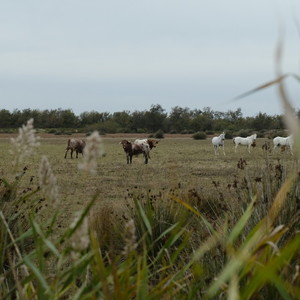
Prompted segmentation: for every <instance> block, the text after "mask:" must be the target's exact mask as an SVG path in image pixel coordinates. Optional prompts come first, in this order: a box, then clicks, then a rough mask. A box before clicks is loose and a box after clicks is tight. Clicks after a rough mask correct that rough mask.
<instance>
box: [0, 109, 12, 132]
mask: <svg viewBox="0 0 300 300" xmlns="http://www.w3.org/2000/svg"><path fill="white" fill-rule="evenodd" d="M12 125H13V124H12V116H11V113H10V111H9V110H6V109H1V110H0V127H1V128H9V127H13V126H12Z"/></svg>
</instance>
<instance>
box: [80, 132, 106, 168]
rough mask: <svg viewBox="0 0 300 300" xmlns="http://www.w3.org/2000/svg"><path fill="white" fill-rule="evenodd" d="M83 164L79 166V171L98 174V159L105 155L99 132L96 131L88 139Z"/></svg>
mask: <svg viewBox="0 0 300 300" xmlns="http://www.w3.org/2000/svg"><path fill="white" fill-rule="evenodd" d="M83 153H84V157H83V161H82V163H80V164H78V169H79V170H83V171H86V172H90V173H91V174H96V171H97V158H98V157H101V156H102V155H103V153H104V150H103V143H102V139H101V137H100V135H99V133H98V131H94V132H93V133H92V134H91V135H90V136H89V137H88V138H87V143H86V146H85V148H84V151H83Z"/></svg>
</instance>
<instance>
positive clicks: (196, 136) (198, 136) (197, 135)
mask: <svg viewBox="0 0 300 300" xmlns="http://www.w3.org/2000/svg"><path fill="white" fill-rule="evenodd" d="M193 139H194V140H205V139H206V133H205V132H203V131H198V132H196V133H194V134H193Z"/></svg>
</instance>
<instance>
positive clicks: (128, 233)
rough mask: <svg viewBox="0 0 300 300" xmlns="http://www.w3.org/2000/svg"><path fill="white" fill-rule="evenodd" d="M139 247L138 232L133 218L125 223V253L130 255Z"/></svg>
mask: <svg viewBox="0 0 300 300" xmlns="http://www.w3.org/2000/svg"><path fill="white" fill-rule="evenodd" d="M136 247H137V243H136V233H135V226H134V221H133V219H131V220H129V221H128V222H127V223H126V225H125V247H124V250H123V254H124V255H126V256H128V255H129V254H130V253H131V252H132V251H134V250H135V249H136Z"/></svg>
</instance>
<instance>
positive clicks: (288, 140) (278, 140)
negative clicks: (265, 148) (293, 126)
mask: <svg viewBox="0 0 300 300" xmlns="http://www.w3.org/2000/svg"><path fill="white" fill-rule="evenodd" d="M273 144H274V149H276V148H277V147H280V146H286V147H288V148H290V151H291V153H292V154H293V144H294V140H293V137H292V135H289V136H288V137H281V136H276V137H275V138H274V139H273Z"/></svg>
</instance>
